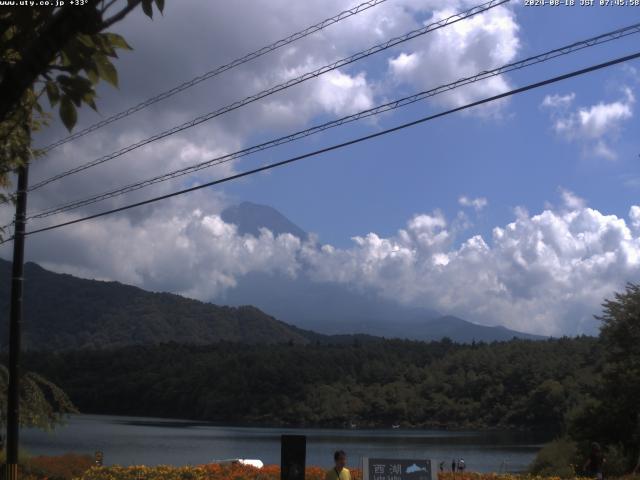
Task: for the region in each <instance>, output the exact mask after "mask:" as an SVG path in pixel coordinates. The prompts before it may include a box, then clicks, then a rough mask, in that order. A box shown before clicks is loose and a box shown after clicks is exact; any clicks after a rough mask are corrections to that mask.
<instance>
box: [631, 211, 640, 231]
mask: <svg viewBox="0 0 640 480" xmlns="http://www.w3.org/2000/svg"><path fill="white" fill-rule="evenodd" d="M629 219H630V220H631V226H632V227H633V228H634V229H635V230H636V231H638V232H639V233H640V207H639V206H637V205H633V206H632V207H631V209H630V210H629Z"/></svg>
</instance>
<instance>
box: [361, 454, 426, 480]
mask: <svg viewBox="0 0 640 480" xmlns="http://www.w3.org/2000/svg"><path fill="white" fill-rule="evenodd" d="M362 477H363V480H437V478H438V477H437V474H434V472H433V465H432V462H431V460H416V459H405V458H367V457H365V458H363V459H362Z"/></svg>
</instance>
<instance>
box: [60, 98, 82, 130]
mask: <svg viewBox="0 0 640 480" xmlns="http://www.w3.org/2000/svg"><path fill="white" fill-rule="evenodd" d="M60 118H61V119H62V123H64V126H65V127H67V130H69V131H71V130H72V129H73V127H74V125H75V124H76V122H77V121H78V113H77V112H76V107H74V106H73V103H71V100H69V98H68V97H67V96H64V97H62V100H61V101H60Z"/></svg>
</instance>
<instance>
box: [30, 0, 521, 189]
mask: <svg viewBox="0 0 640 480" xmlns="http://www.w3.org/2000/svg"><path fill="white" fill-rule="evenodd" d="M509 1H510V0H490V1H488V2H486V3H483V4H481V5H478V6H475V7H473V8H470V9H468V10H465V11H463V12H460V13H457V14H455V15H451V16H450V17H447V18H444V19H442V20H440V21H438V22H434V23H431V24H429V25H426V26H424V27H422V28H419V29H416V30H412V31H410V32H408V33H405V34H404V35H401V36H399V37H394V38H392V39H390V40H387V41H386V42H384V43H380V44H377V45H374V46H373V47H370V48H368V49H366V50H362V51H360V52H358V53H355V54H353V55H351V56H349V57H346V58H343V59H341V60H337V61H335V62H333V63H331V64H328V65H325V66H323V67H320V68H318V69H316V70H313V71H311V72H307V73H305V74H303V75H301V76H299V77H296V78H293V79H290V80H287V81H286V82H284V83H281V84H279V85H276V86H274V87H271V88H268V89H266V90H263V91H261V92H259V93H256V94H254V95H251V96H249V97H246V98H244V99H243V100H239V101H237V102H234V103H231V104H229V105H227V106H224V107H222V108H219V109H218V110H215V111H213V112H209V113H206V114H204V115H201V116H199V117H196V118H194V119H193V120H191V121H189V122H185V123H183V124H181V125H178V126H175V127H173V128H170V129H169V130H165V131H164V132H161V133H158V134H156V135H153V136H151V137H149V138H146V139H144V140H140V141H139V142H137V143H134V144H132V145H129V146H127V147H124V148H121V149H120V150H118V151H116V152H113V153H110V154H108V155H105V156H102V157H100V158H97V159H95V160H92V161H90V162H88V163H85V164H83V165H79V166H77V167H75V168H72V169H70V170H67V171H65V172H62V173H59V174H57V175H54V176H53V177H50V178H47V179H45V180H42V181H40V182H38V183H36V184H34V185H33V186H31V187H30V188H29V191H33V190H36V189H38V188H41V187H43V186H45V185H47V184H49V183H51V182H54V181H56V180H59V179H61V178H64V177H67V176H69V175H73V174H75V173H78V172H81V171H83V170H86V169H88V168H91V167H94V166H96V165H100V164H102V163H104V162H107V161H109V160H113V159H114V158H117V157H120V156H122V155H124V154H125V153H128V152H131V151H133V150H136V149H138V148H140V147H143V146H145V145H148V144H150V143H152V142H155V141H157V140H160V139H163V138H166V137H168V136H170V135H173V134H175V133H178V132H181V131H183V130H186V129H188V128H192V127H195V126H196V125H200V124H201V123H204V122H206V121H209V120H211V119H213V118H215V117H219V116H220V115H224V114H225V113H229V112H231V111H233V110H236V109H238V108H240V107H243V106H245V105H248V104H250V103H253V102H255V101H257V100H260V99H262V98H265V97H267V96H269V95H273V94H274V93H277V92H280V91H282V90H285V89H287V88H290V87H293V86H295V85H298V84H300V83H303V82H305V81H307V80H310V79H312V78H317V77H319V76H320V75H323V74H325V73H327V72H330V71H332V70H336V69H338V68H341V67H344V66H345V65H349V64H351V63H353V62H356V61H358V60H361V59H363V58H366V57H369V56H370V55H374V54H376V53H379V52H382V51H384V50H387V49H388V48H391V47H393V46H395V45H398V44H400V43H403V42H407V41H409V40H411V39H413V38H416V37H419V36H421V35H425V34H427V33H429V32H432V31H435V30H438V29H440V28H443V27H446V26H447V25H451V24H453V23H456V22H459V21H461V20H464V19H466V18H469V17H472V16H474V15H477V14H479V13H482V12H485V11H487V10H490V9H492V8H495V7H497V6H499V5H502V4H504V3H507V2H509Z"/></svg>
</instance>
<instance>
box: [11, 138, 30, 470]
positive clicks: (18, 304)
mask: <svg viewBox="0 0 640 480" xmlns="http://www.w3.org/2000/svg"><path fill="white" fill-rule="evenodd" d="M28 133H29V134H30V131H29V130H28ZM28 155H29V152H28V151H27V153H26V155H25V157H26V158H25V159H24V164H23V165H22V166H20V167H19V168H18V189H17V192H16V217H15V229H14V234H13V265H12V269H11V310H10V314H9V392H8V399H7V476H6V479H7V480H17V478H18V450H19V446H18V443H19V437H20V340H21V328H22V304H23V301H22V289H23V283H24V277H23V271H24V237H25V226H26V213H27V188H28V185H29V158H28Z"/></svg>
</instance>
